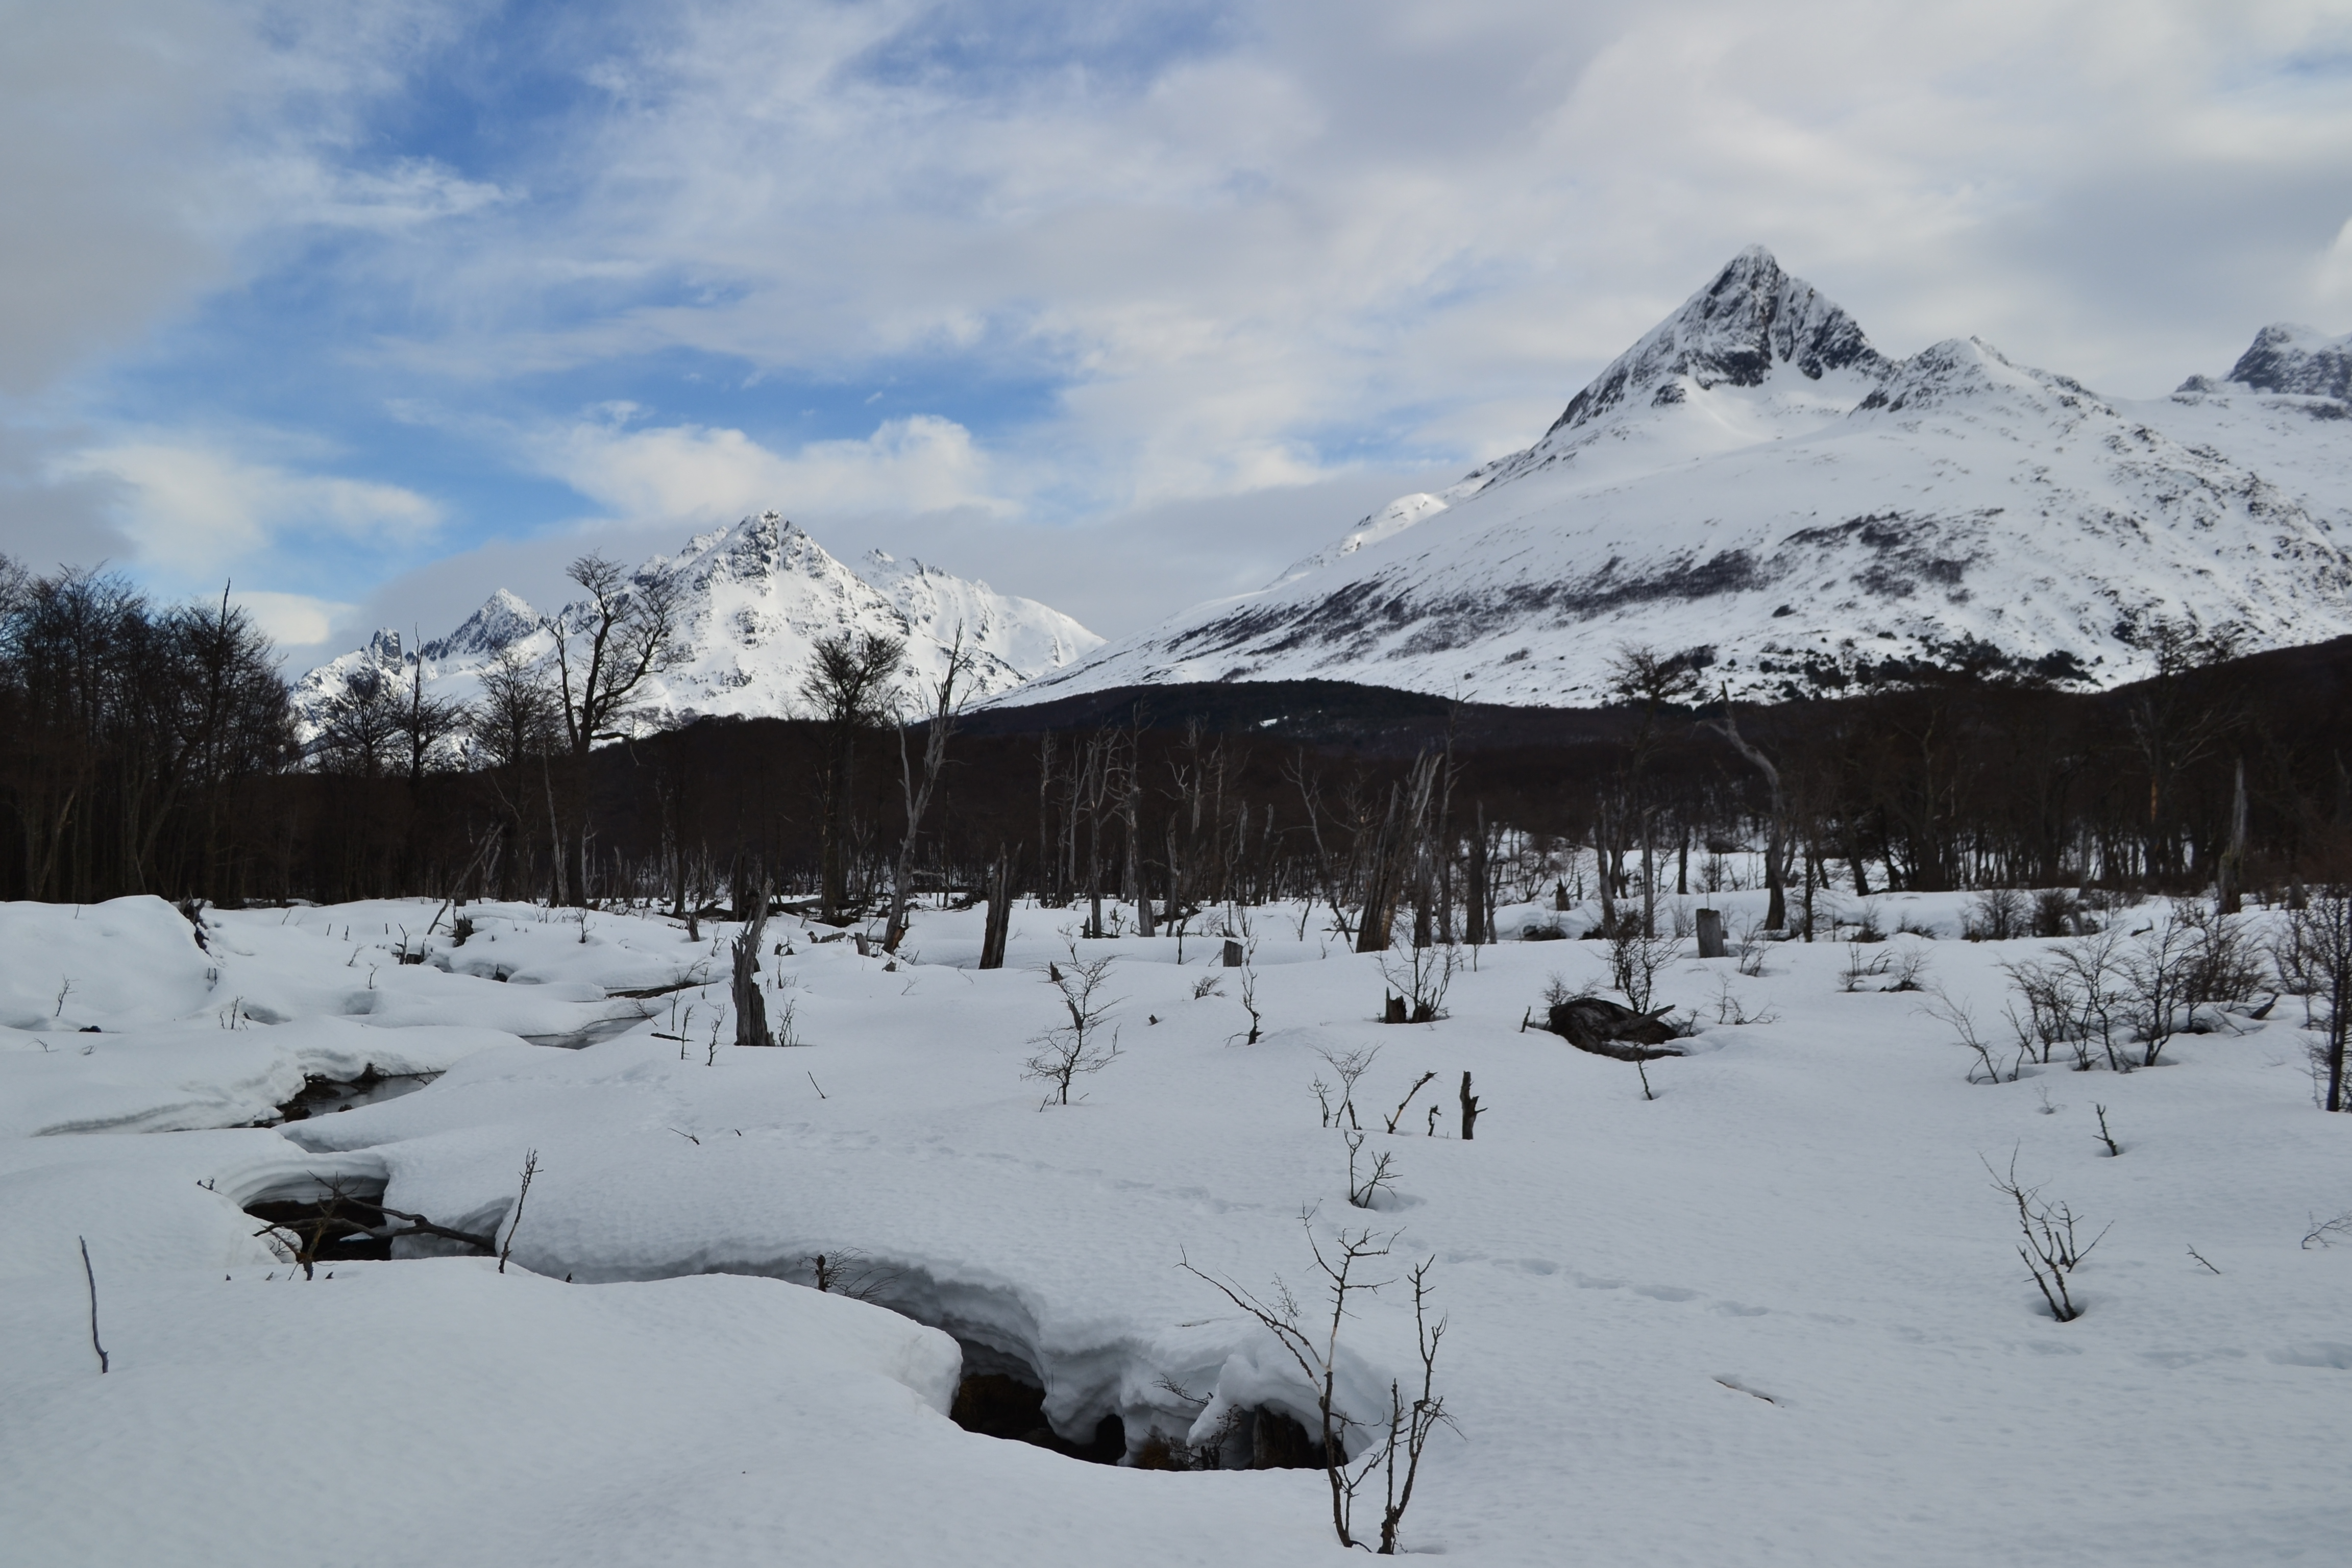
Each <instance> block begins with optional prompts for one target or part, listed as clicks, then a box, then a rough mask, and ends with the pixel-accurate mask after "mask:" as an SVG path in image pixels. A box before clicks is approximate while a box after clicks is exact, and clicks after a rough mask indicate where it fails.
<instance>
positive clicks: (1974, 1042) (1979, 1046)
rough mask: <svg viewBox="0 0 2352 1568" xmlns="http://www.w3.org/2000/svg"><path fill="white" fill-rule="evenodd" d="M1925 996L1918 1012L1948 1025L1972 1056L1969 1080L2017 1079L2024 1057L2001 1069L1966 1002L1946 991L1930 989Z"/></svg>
mask: <svg viewBox="0 0 2352 1568" xmlns="http://www.w3.org/2000/svg"><path fill="white" fill-rule="evenodd" d="M1927 998H1928V999H1927V1001H1926V1002H1925V1003H1923V1004H1921V1005H1920V1011H1922V1012H1924V1013H1926V1014H1927V1016H1929V1017H1931V1018H1933V1019H1935V1020H1936V1021H1937V1023H1940V1024H1943V1025H1945V1026H1947V1027H1948V1028H1949V1029H1950V1030H1951V1031H1952V1034H1953V1036H1954V1037H1956V1038H1957V1039H1958V1042H1959V1043H1960V1045H1961V1046H1963V1047H1966V1048H1967V1049H1968V1051H1969V1054H1970V1056H1971V1057H1973V1058H1975V1059H1974V1060H1972V1061H1971V1062H1970V1063H1969V1072H1968V1080H1969V1082H1970V1083H2015V1082H2016V1081H2017V1079H2018V1075H2019V1074H2020V1073H2021V1072H2022V1071H2023V1070H2024V1058H2023V1057H2022V1056H2020V1058H2019V1059H2018V1060H2017V1061H2016V1062H2014V1063H2012V1064H2011V1067H2010V1069H2009V1070H2008V1071H2007V1072H2005V1073H2004V1072H2003V1071H2001V1070H2000V1062H1998V1061H1997V1060H1995V1059H1994V1057H1993V1045H1992V1042H1990V1041H1989V1040H1987V1039H1986V1038H1985V1037H1984V1034H1983V1031H1982V1030H1981V1029H1979V1026H1978V1025H1977V1019H1976V1014H1975V1012H1974V1011H1973V1010H1972V1009H1970V1007H1969V1005H1968V1004H1967V1003H1965V1002H1962V1001H1960V1000H1959V999H1958V998H1957V997H1955V996H1953V995H1952V994H1949V993H1948V992H1945V991H1931V992H1929V993H1927Z"/></svg>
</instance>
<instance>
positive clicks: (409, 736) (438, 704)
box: [398, 647, 469, 789]
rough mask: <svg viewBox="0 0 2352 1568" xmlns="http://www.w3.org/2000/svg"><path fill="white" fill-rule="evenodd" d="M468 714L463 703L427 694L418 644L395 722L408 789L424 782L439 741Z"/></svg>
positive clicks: (462, 723) (447, 737)
mask: <svg viewBox="0 0 2352 1568" xmlns="http://www.w3.org/2000/svg"><path fill="white" fill-rule="evenodd" d="M468 717H469V715H468V714H467V711H466V706H465V704H464V703H462V702H457V701H455V700H451V699H449V698H446V697H433V696H428V695H426V693H425V650H424V649H423V648H422V647H419V648H418V649H417V650H416V652H415V656H414V657H413V658H411V660H410V662H409V667H408V690H407V693H406V694H405V696H404V698H403V699H402V700H401V704H400V718H399V721H398V733H399V736H400V749H401V753H402V760H403V761H404V763H407V765H408V784H409V787H410V788H411V789H415V787H416V786H417V785H419V784H422V783H424V781H425V773H426V772H427V771H428V770H429V769H430V768H431V767H432V765H433V762H434V753H435V752H436V751H438V750H439V749H440V746H441V742H444V741H446V740H447V739H449V737H451V736H452V735H454V734H456V733H457V731H459V730H460V729H462V728H464V727H465V723H466V721H467V718H468Z"/></svg>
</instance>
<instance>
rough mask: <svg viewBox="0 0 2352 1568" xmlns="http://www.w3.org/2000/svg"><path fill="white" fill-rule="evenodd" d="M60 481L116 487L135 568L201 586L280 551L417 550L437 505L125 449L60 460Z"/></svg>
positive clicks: (206, 455)
mask: <svg viewBox="0 0 2352 1568" xmlns="http://www.w3.org/2000/svg"><path fill="white" fill-rule="evenodd" d="M56 472H57V476H58V478H61V479H86V478H99V477H103V478H106V479H112V480H114V481H116V486H117V488H116V489H115V492H114V494H115V497H116V499H115V501H114V504H113V510H114V514H115V522H116V524H117V526H118V527H119V528H120V529H121V532H122V534H123V535H124V536H125V537H126V538H127V539H128V540H129V542H131V547H132V550H133V552H134V556H135V561H136V563H137V564H138V565H140V566H142V567H144V568H147V569H149V570H152V571H156V572H160V573H163V574H170V575H173V576H176V577H181V578H185V579H194V580H201V579H202V578H203V577H205V576H206V575H208V574H219V573H222V572H225V571H226V570H229V569H231V568H233V567H235V566H236V564H238V563H241V562H245V561H248V560H251V559H253V558H254V557H256V556H257V555H259V554H260V553H261V552H264V551H266V550H268V549H270V548H272V547H273V546H277V545H279V544H282V543H287V542H292V543H294V544H296V545H298V546H299V545H302V544H305V543H315V542H320V541H321V540H323V541H325V542H335V543H348V542H360V543H363V544H365V543H375V544H383V543H398V542H414V541H415V540H416V539H417V538H418V537H419V536H421V535H425V534H429V533H431V532H432V531H434V530H436V529H437V528H438V527H439V526H440V522H441V509H440V507H439V505H438V504H437V503H436V502H435V501H433V500H429V499H427V498H426V497H425V496H421V495H419V494H417V493H416V492H415V491H414V490H411V489H404V488H403V487H401V486H399V485H389V484H382V483H378V482H376V481H373V480H369V479H343V478H340V477H337V476H334V475H327V474H309V473H299V472H296V471H294V470H291V469H289V468H279V467H277V466H276V465H273V464H268V463H259V462H249V461H246V460H243V459H240V458H236V457H234V456H231V455H229V454H227V453H225V452H222V451H220V450H218V449H216V448H214V447H205V446H199V445H195V444H193V443H188V442H178V441H171V440H160V439H159V440H147V441H125V442H120V443H116V444H113V445H110V446H105V447H92V448H89V449H86V450H83V451H80V452H77V453H74V454H72V455H71V456H69V457H68V458H63V459H60V460H59V461H58V464H57V468H56Z"/></svg>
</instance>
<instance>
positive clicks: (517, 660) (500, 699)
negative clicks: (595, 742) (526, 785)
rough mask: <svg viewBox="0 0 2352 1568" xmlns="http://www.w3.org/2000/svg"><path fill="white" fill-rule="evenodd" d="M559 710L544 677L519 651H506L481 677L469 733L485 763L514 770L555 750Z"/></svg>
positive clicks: (499, 655)
mask: <svg viewBox="0 0 2352 1568" xmlns="http://www.w3.org/2000/svg"><path fill="white" fill-rule="evenodd" d="M555 710H556V701H555V693H554V691H553V690H552V689H551V687H550V686H549V684H548V681H547V679H546V676H545V674H544V672H542V671H541V669H540V668H538V667H536V666H535V665H533V664H532V663H531V662H530V660H529V659H527V658H524V657H523V656H522V655H521V653H520V652H519V651H518V650H517V649H515V648H512V647H502V648H500V649H499V652H498V657H497V658H493V659H492V660H491V661H490V664H489V667H488V668H486V669H484V670H483V671H482V676H481V695H480V696H479V697H478V698H477V699H476V700H475V702H474V712H473V716H472V720H471V722H470V724H469V726H468V727H469V728H470V730H471V731H472V733H473V737H474V744H475V746H476V747H477V748H478V750H479V751H480V752H481V754H482V758H483V760H484V761H486V762H488V763H489V764H490V765H491V766H492V767H495V768H511V767H515V766H518V765H519V764H520V763H525V762H527V761H529V760H530V759H531V758H533V757H541V756H545V755H546V754H547V753H548V752H551V751H553V750H554V749H555V747H556V744H557V735H558V729H557V723H556V717H555Z"/></svg>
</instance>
